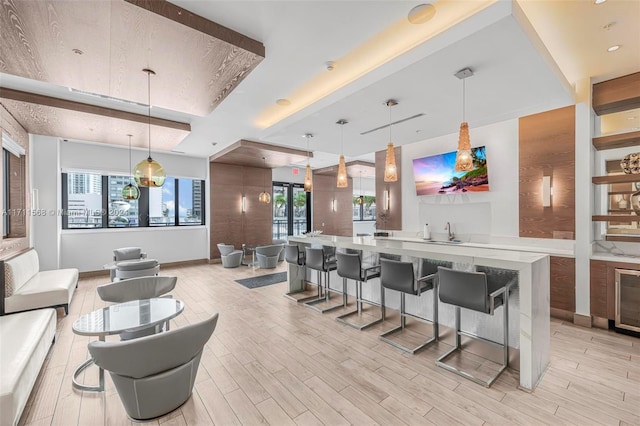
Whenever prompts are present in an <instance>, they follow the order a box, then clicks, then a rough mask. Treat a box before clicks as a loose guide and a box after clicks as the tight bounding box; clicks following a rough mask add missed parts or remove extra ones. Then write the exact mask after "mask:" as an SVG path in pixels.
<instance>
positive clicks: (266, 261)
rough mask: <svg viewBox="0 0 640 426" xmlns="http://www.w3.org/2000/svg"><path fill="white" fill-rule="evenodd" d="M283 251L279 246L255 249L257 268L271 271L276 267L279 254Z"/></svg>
mask: <svg viewBox="0 0 640 426" xmlns="http://www.w3.org/2000/svg"><path fill="white" fill-rule="evenodd" d="M283 251H284V248H283V247H282V246H281V245H270V246H260V247H256V257H257V258H258V266H260V267H261V268H267V269H273V268H275V267H276V266H278V259H279V258H280V254H281V253H282V252H283Z"/></svg>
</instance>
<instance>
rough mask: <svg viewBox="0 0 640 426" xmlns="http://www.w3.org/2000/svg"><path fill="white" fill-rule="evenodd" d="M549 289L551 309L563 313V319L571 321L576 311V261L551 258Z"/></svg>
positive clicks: (567, 258) (566, 258) (565, 258)
mask: <svg viewBox="0 0 640 426" xmlns="http://www.w3.org/2000/svg"><path fill="white" fill-rule="evenodd" d="M550 266H551V268H550V272H549V279H550V282H549V287H550V298H551V308H552V309H554V310H555V309H559V310H561V311H566V313H565V312H563V314H564V315H562V316H563V317H564V316H566V317H567V319H569V315H570V316H571V319H573V313H574V312H575V311H576V261H575V259H573V258H569V257H557V256H551V260H550Z"/></svg>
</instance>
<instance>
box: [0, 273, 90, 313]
mask: <svg viewBox="0 0 640 426" xmlns="http://www.w3.org/2000/svg"><path fill="white" fill-rule="evenodd" d="M77 283H78V270H77V269H75V268H69V269H54V270H52V271H42V272H39V273H37V274H36V275H35V276H33V277H32V278H31V279H30V280H29V281H27V283H26V284H24V285H23V286H22V287H20V288H19V289H14V292H13V295H12V296H11V297H7V298H5V299H4V309H5V312H7V313H9V312H18V311H25V310H27V309H36V308H42V307H47V306H58V305H65V304H68V303H71V296H73V292H74V290H75V288H76V284H77Z"/></svg>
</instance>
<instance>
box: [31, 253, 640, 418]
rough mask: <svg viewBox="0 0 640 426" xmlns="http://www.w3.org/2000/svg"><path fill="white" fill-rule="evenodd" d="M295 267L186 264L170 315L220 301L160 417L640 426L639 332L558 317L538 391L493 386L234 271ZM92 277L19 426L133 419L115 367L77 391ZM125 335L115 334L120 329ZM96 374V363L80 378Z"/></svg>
mask: <svg viewBox="0 0 640 426" xmlns="http://www.w3.org/2000/svg"><path fill="white" fill-rule="evenodd" d="M283 270H285V265H280V266H278V268H277V269H276V270H266V271H264V270H255V271H254V270H253V269H251V268H248V267H240V268H237V269H224V268H222V266H221V265H197V266H189V267H183V268H175V269H163V270H162V274H163V275H177V276H178V277H179V278H178V285H177V287H176V290H175V291H174V292H173V294H174V297H175V298H177V299H181V300H183V301H184V302H185V304H186V308H185V310H184V312H183V313H182V315H180V316H178V317H177V318H176V319H175V321H172V322H173V324H172V327H180V326H183V325H185V324H188V323H191V322H196V321H200V320H202V319H204V318H206V317H208V316H210V315H212V314H214V313H216V312H219V313H220V319H219V321H218V327H217V329H216V330H215V333H214V335H213V337H212V338H211V340H210V341H209V343H208V344H207V346H206V347H205V350H204V353H203V356H202V362H201V364H200V369H199V371H198V378H197V382H196V385H195V389H194V392H193V396H192V398H191V399H190V400H189V401H188V402H187V403H186V404H184V405H183V406H182V407H181V408H179V409H178V410H176V411H174V412H173V413H171V414H168V415H166V416H165V417H162V418H160V419H158V420H154V421H153V422H149V423H153V424H163V425H166V426H169V425H200V424H202V425H210V424H216V425H237V424H244V425H254V424H271V425H320V424H326V425H343V424H365V425H372V424H380V425H403V424H409V425H414V424H437V425H458V424H465V425H467V424H468V425H490V424H491V425H512V424H522V425H542V424H552V425H556V424H574V425H595V424H603V425H616V426H618V425H620V426H622V425H632V424H635V425H640V339H636V338H632V337H628V336H624V335H620V334H616V333H613V332H608V331H604V330H597V329H585V328H580V327H576V326H574V325H572V324H567V323H564V322H560V321H556V320H552V322H551V366H550V368H549V370H548V371H547V373H546V375H545V376H544V378H543V380H542V382H541V384H540V386H539V387H538V388H537V389H536V390H535V391H534V392H533V393H526V392H523V391H521V390H518V389H517V388H516V386H517V384H518V379H517V373H514V372H512V371H507V372H505V374H503V375H502V376H501V377H500V378H499V379H498V380H497V382H496V383H495V384H494V385H493V386H492V387H491V388H490V389H485V388H484V387H482V386H478V385H476V384H474V383H472V382H470V381H468V380H465V379H463V378H461V377H459V376H457V375H454V374H451V373H449V372H447V371H444V370H442V369H440V368H438V367H436V366H435V365H434V362H435V359H436V357H437V356H438V354H440V353H442V352H444V351H445V350H446V349H447V348H448V347H447V346H446V345H444V344H442V343H441V344H440V347H438V346H435V347H432V348H430V349H427V350H425V351H423V352H420V353H418V354H417V355H407V354H405V353H403V352H401V351H399V350H398V349H395V348H394V347H392V346H390V345H388V344H385V343H383V342H381V341H380V340H379V339H378V335H379V334H380V332H381V330H382V329H385V328H386V329H389V328H391V324H386V325H383V326H381V327H376V328H372V329H368V330H366V331H358V330H356V329H353V328H350V327H347V326H345V325H342V324H340V323H338V322H336V321H335V317H336V316H337V315H339V312H335V311H334V312H330V313H327V314H324V315H322V314H319V313H317V312H315V311H313V310H311V309H309V308H305V307H304V306H301V305H297V304H296V303H294V302H292V301H290V300H288V299H287V298H285V297H283V294H284V293H285V291H286V283H281V284H275V285H271V286H268V287H263V288H259V289H254V290H248V289H246V288H245V287H243V286H241V285H240V284H237V283H235V282H234V280H235V279H238V278H246V277H250V276H253V275H260V274H266V273H273V272H277V271H283ZM106 282H108V278H107V277H98V278H88V279H82V280H81V281H80V284H79V288H78V289H77V290H76V293H75V296H74V298H73V301H72V303H71V306H70V312H69V315H68V316H66V317H65V316H62V315H63V314H62V313H61V310H59V311H58V325H57V332H56V342H55V344H54V345H53V346H52V347H51V350H50V353H49V355H48V357H47V360H46V362H45V364H44V366H43V369H42V371H41V373H40V376H39V378H38V381H37V383H36V385H35V388H34V390H33V392H32V394H31V398H30V399H29V401H28V403H27V406H26V408H25V410H24V413H23V416H22V419H21V421H20V424H21V425H30V426H36V425H45V424H46V425H49V424H56V425H65V426H67V425H76V424H77V425H116V424H117V425H121V424H123V425H129V424H131V421H130V420H129V419H128V418H127V416H126V414H125V412H124V409H123V407H122V404H121V402H120V400H119V398H118V394H117V393H116V391H115V389H114V387H113V384H112V383H111V380H110V378H109V377H108V374H107V375H106V379H107V390H106V391H105V392H104V393H91V392H78V391H76V390H74V389H73V388H72V386H71V376H72V373H73V371H74V369H75V368H76V366H78V365H79V364H80V363H81V362H82V361H84V360H85V359H86V358H87V342H88V341H89V338H88V337H83V336H77V335H75V334H73V332H72V330H71V324H72V322H73V321H74V320H75V319H76V318H78V316H79V315H81V314H85V313H88V312H90V311H92V310H95V309H98V308H100V307H102V306H104V302H102V301H101V300H100V299H99V298H98V297H97V295H96V291H95V287H96V285H99V284H103V283H106ZM115 338H116V339H117V337H115ZM84 381H85V382H88V383H96V382H97V369H96V368H95V367H91V368H90V369H89V370H88V371H87V373H86V377H84Z"/></svg>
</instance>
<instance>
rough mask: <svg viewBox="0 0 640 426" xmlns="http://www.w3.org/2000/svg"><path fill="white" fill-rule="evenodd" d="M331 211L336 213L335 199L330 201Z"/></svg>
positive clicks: (336, 202)
mask: <svg viewBox="0 0 640 426" xmlns="http://www.w3.org/2000/svg"><path fill="white" fill-rule="evenodd" d="M331 211H332V212H334V213H335V212H337V211H338V200H336V199H335V198H334V199H333V200H331Z"/></svg>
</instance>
